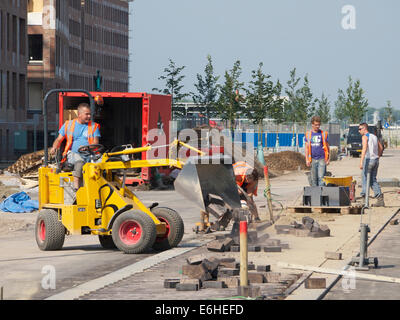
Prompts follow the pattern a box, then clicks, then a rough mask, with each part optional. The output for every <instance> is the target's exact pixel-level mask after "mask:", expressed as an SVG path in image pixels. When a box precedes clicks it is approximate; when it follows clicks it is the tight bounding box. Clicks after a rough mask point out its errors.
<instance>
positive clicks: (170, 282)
mask: <svg viewBox="0 0 400 320" xmlns="http://www.w3.org/2000/svg"><path fill="white" fill-rule="evenodd" d="M178 283H180V279H165V280H164V288H167V289H171V288H176V285H177V284H178Z"/></svg>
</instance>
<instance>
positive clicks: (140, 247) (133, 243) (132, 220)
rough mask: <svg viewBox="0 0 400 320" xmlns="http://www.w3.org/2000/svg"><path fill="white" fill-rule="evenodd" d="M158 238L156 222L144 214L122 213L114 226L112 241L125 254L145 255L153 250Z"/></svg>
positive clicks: (139, 212) (132, 211)
mask: <svg viewBox="0 0 400 320" xmlns="http://www.w3.org/2000/svg"><path fill="white" fill-rule="evenodd" d="M156 237H157V230H156V225H155V224H154V221H153V220H152V219H151V218H150V217H149V216H148V215H147V214H146V213H144V212H142V211H138V210H129V211H125V212H123V213H121V215H119V216H118V217H117V219H115V222H114V224H113V226H112V239H113V241H114V243H115V245H116V247H117V248H118V249H119V250H121V251H122V252H124V253H128V254H132V253H143V252H146V251H148V250H150V249H151V247H152V246H153V244H154V242H155V240H156Z"/></svg>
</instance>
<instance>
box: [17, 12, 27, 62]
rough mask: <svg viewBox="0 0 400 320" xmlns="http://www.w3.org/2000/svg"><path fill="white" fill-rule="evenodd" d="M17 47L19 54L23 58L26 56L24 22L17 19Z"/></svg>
mask: <svg viewBox="0 0 400 320" xmlns="http://www.w3.org/2000/svg"><path fill="white" fill-rule="evenodd" d="M19 41H20V43H19V47H20V54H21V55H23V56H25V54H26V20H25V19H19Z"/></svg>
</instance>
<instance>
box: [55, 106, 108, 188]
mask: <svg viewBox="0 0 400 320" xmlns="http://www.w3.org/2000/svg"><path fill="white" fill-rule="evenodd" d="M90 118H91V113H90V107H89V105H88V104H87V103H80V104H79V105H78V117H77V118H76V119H74V120H68V121H66V122H65V123H64V125H63V126H62V127H61V129H60V130H59V132H58V133H59V135H58V137H57V139H56V140H55V141H54V143H53V146H52V148H51V149H50V154H51V155H54V154H55V152H56V150H57V149H59V148H60V145H61V143H62V142H63V140H64V139H66V144H65V148H64V151H63V154H62V158H63V159H62V162H64V161H65V160H66V161H67V162H68V163H69V164H70V165H73V166H74V169H73V173H72V175H73V179H74V185H73V186H74V189H75V190H74V191H77V190H78V189H79V187H81V185H82V167H83V165H84V164H85V163H86V162H87V161H88V159H87V158H86V157H85V156H84V155H82V154H80V153H79V151H78V150H79V148H80V147H81V146H86V145H89V144H98V143H99V138H100V125H99V124H97V123H94V122H92V121H91V120H90Z"/></svg>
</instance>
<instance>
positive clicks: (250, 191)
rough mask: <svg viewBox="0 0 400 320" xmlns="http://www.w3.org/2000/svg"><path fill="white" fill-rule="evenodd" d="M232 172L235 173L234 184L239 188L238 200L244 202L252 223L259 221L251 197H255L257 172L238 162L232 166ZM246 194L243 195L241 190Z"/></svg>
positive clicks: (244, 163) (242, 162)
mask: <svg viewBox="0 0 400 320" xmlns="http://www.w3.org/2000/svg"><path fill="white" fill-rule="evenodd" d="M233 171H234V173H235V178H236V184H237V185H238V187H240V188H239V195H240V199H241V200H244V201H245V202H246V204H247V206H248V207H249V210H250V213H251V217H252V220H253V221H260V217H259V215H258V210H257V206H256V204H255V202H254V199H253V196H254V195H255V196H257V188H258V172H257V170H256V169H255V168H253V167H252V166H250V165H249V164H247V163H246V162H244V161H238V162H236V163H234V164H233ZM241 189H242V190H243V191H244V192H246V194H243V192H242V190H241Z"/></svg>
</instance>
